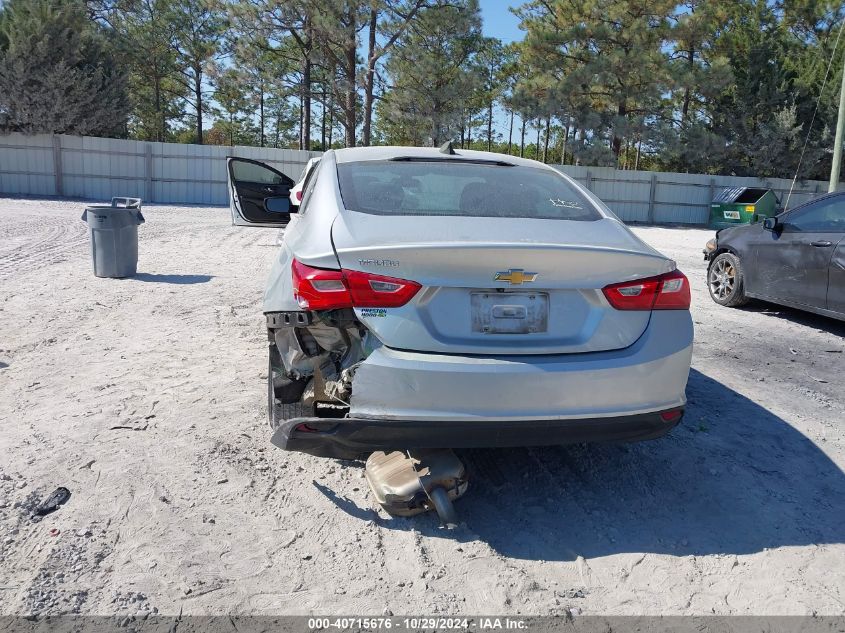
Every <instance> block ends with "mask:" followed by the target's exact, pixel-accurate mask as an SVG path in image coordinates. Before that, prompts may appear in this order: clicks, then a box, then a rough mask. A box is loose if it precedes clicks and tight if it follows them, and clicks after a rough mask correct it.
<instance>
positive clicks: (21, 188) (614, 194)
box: [0, 134, 827, 224]
mask: <svg viewBox="0 0 845 633" xmlns="http://www.w3.org/2000/svg"><path fill="white" fill-rule="evenodd" d="M318 155H319V152H304V151H299V150H287V149H273V148H268V147H263V148H259V147H242V146H235V147H221V146H216V145H183V144H179V143H150V142H146V141H124V140H119V139H108V138H94V137H88V136H82V137H79V136H62V135H35V136H25V135H22V134H9V135H5V136H0V194H12V195H14V194H28V195H35V196H70V197H78V198H89V199H102V200H105V199H109V198H111V197H112V196H132V197H139V198H142V199H143V200H144V201H145V202H166V203H190V204H220V205H225V204H228V193H227V191H226V157H227V156H238V157H241V158H252V159H255V160H260V161H263V162H266V163H268V164H270V165H272V166H273V167H275V168H277V169H279V170H280V171H281V172H283V173H285V174H287V175H288V176H290V177H291V178H293V179H294V180H296V179H297V178H298V177H299V174H300V173H301V172H302V169H303V167H305V163H306V162H308V159H309V158H311V157H312V156H318ZM556 168H557V169H559V170H560V171H562V172H564V173H566V174H568V175H570V176H572V177H573V178H575V179H577V180H578V181H580V182H581V183H583V184H585V185H586V186H587V187H589V188H590V189H591V190H592V191H594V192H595V193H596V195H598V196H599V198H601V199H602V200H604V201H605V203H607V205H608V206H609V207H610V208H611V209H613V211H614V212H615V213H616V214H617V215H618V216H619V217H620V218H622V219H623V220H625V221H628V222H647V223H653V224H705V223H706V222H707V220H708V217H709V213H710V201H711V200H712V199H713V197H714V195H715V194H716V193H717V192H718V191H719V190H720V189H722V188H724V187H729V186H737V185H745V186H754V187H767V188H772V189H774V190H775V193H776V194H777V195H778V197H779V198H780V199H781V203H782V204H785V203H786V198H787V192H788V191H789V188H790V185H791V181H789V180H784V179H777V178H775V179H768V180H761V179H758V178H739V177H735V176H708V175H702V174H677V173H663V172H650V171H622V170H618V169H613V168H612V167H575V166H572V165H558V166H557V167H556ZM825 191H827V183H824V182H819V181H805V182H800V181H799V182H796V183H795V188H794V189H793V192H792V195H791V196H790V197H789V207H790V208H791V207H794V206H796V205H798V204H801V203H802V202H804V201H806V200H809V199H810V198H812V197H814V196H816V195H819V194H820V193H824V192H825Z"/></svg>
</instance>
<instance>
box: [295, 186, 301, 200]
mask: <svg viewBox="0 0 845 633" xmlns="http://www.w3.org/2000/svg"><path fill="white" fill-rule="evenodd" d="M296 200H297V202H302V189H300V190H299V191H297V192H296Z"/></svg>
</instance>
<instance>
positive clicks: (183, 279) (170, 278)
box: [130, 273, 214, 285]
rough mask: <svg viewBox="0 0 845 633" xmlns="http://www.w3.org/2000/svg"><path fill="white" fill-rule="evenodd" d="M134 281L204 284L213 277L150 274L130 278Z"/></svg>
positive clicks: (140, 274) (139, 274)
mask: <svg viewBox="0 0 845 633" xmlns="http://www.w3.org/2000/svg"><path fill="white" fill-rule="evenodd" d="M130 279H134V280H135V281H149V282H155V283H160V284H177V285H183V284H204V283H207V282H209V281H211V280H212V279H214V275H153V274H150V273H138V274H136V275H135V276H134V277H130Z"/></svg>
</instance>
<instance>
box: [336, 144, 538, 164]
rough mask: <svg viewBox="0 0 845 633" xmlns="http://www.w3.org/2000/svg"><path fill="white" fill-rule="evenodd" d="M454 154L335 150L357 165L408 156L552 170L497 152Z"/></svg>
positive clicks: (430, 150)
mask: <svg viewBox="0 0 845 633" xmlns="http://www.w3.org/2000/svg"><path fill="white" fill-rule="evenodd" d="M454 151H455V153H454V154H444V153H442V152H441V151H440V149H439V148H437V147H399V146H379V147H348V148H345V149H337V150H334V153H335V157H336V160H337V162H338V163H355V162H360V161H370V160H390V159H392V158H399V157H403V156H407V157H410V158H432V159H441V160H455V159H457V160H460V159H461V158H463V159H467V158H470V159H473V160H487V161H506V162H508V163H512V164H514V165H522V166H525V167H538V168H541V169H552V168H551V167H549V166H548V165H546V164H544V163H541V162H539V161H536V160H529V159H527V158H519V157H518V156H509V155H508V154H497V153H496V152H480V151H477V150H471V149H460V148H459V147H456V148H454Z"/></svg>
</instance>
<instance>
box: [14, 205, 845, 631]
mask: <svg viewBox="0 0 845 633" xmlns="http://www.w3.org/2000/svg"><path fill="white" fill-rule="evenodd" d="M83 207H84V205H83V203H81V202H78V201H73V202H68V201H56V200H48V201H44V200H40V201H38V200H13V199H2V200H0V425H2V426H0V428H2V432H0V614H23V613H27V614H31V613H36V614H53V613H62V612H75V613H87V614H124V613H125V614H138V613H140V614H145V613H150V612H153V613H156V612H158V613H162V614H177V613H179V612H182V613H185V614H226V613H230V614H231V613H238V614H252V613H256V614H258V613H260V614H307V613H319V614H336V613H347V614H367V615H381V614H383V613H388V612H391V613H394V614H397V615H398V614H419V613H427V614H432V613H452V614H554V613H557V614H560V613H565V612H567V611H569V612H571V613H582V614H605V615H611V614H711V613H716V614H842V613H843V612H845V545H843V543H845V474H843V470H842V468H843V465H845V444H844V443H843V437H845V387H844V386H843V383H845V377H844V376H845V372H843V369H845V343H844V342H843V335H845V324H843V323H840V322H837V321H832V320H828V319H824V318H820V317H814V316H811V315H807V314H803V313H800V312H796V311H792V310H788V309H781V308H778V307H775V306H771V305H763V304H756V305H752V306H749V307H748V308H746V309H741V310H731V309H726V308H721V307H719V306H717V305H716V304H714V303H712V302H711V301H710V299H709V297H708V296H707V292H706V288H705V285H704V271H705V264H704V262H703V261H702V258H701V248H702V245H703V244H704V242H705V241H706V239H708V237H709V236H710V235H711V233H710V232H708V231H704V230H699V229H669V228H637V229H636V231H637V233H638V234H639V235H641V236H642V237H643V238H644V239H645V240H646V241H647V242H649V243H651V244H653V245H654V246H655V247H657V248H658V249H660V250H661V251H663V252H664V253H666V254H668V255H670V256H672V257H674V258H676V259H677V261H678V262H679V266H680V268H681V269H682V270H684V271H685V272H686V273H687V274H688V275H689V276H690V279H691V280H692V282H693V287H694V290H693V315H694V319H695V323H696V347H695V356H694V359H693V368H692V374H691V376H690V381H689V388H688V397H689V408H688V413H687V416H686V418H685V420H684V422H683V424H682V425H681V426H680V427H679V428H678V429H676V430H675V431H674V432H673V433H672V434H671V435H669V436H668V437H666V438H663V439H660V440H656V441H652V442H646V443H641V444H631V445H591V446H571V447H565V448H543V449H514V450H488V451H465V452H462V453H461V456H462V457H463V458H464V460H465V462H466V464H467V466H468V469H469V473H470V476H471V483H470V489H469V492H468V494H467V495H466V497H465V498H464V499H462V500H461V501H459V502H458V503H457V509H458V511H459V512H460V515H461V518H462V519H463V521H464V524H463V525H462V526H461V527H459V528H458V529H456V530H452V531H447V530H444V529H441V528H440V527H439V525H438V522H437V520H436V518H435V517H434V516H431V515H426V516H422V517H416V518H413V519H394V518H390V517H389V516H387V515H386V514H384V513H383V512H382V511H380V510H377V509H376V508H375V506H374V502H373V500H372V499H371V497H370V495H369V493H368V490H367V486H366V483H365V480H364V479H363V468H362V465H361V464H360V463H355V462H351V463H344V462H339V461H332V460H322V459H317V458H312V457H309V456H305V455H299V454H293V453H284V452H282V451H280V450H278V449H275V448H274V447H272V446H271V445H270V444H269V431H268V428H267V424H266V421H265V420H266V418H265V379H266V375H265V372H266V366H267V357H266V334H265V330H264V322H263V317H262V315H261V312H260V310H261V296H262V290H263V286H264V282H265V278H266V275H267V272H268V270H269V266H270V262H271V261H272V259H273V257H274V256H275V254H276V251H277V248H276V246H275V238H276V231H274V230H267V229H241V228H234V227H232V226H230V222H229V217H228V210H227V209H222V208H202V207H188V206H182V207H174V206H149V207H147V208H145V211H144V212H145V215H146V217H147V224H145V225H144V226H142V227H141V229H140V233H141V255H140V263H139V271H140V272H139V275H138V276H137V277H135V278H134V279H125V280H111V279H97V278H95V277H94V276H93V274H92V271H91V265H90V262H89V253H88V244H87V234H86V232H85V226H84V225H83V223H82V222H81V221H80V214H81V212H82V209H83ZM57 486H66V487H67V488H69V489H70V490H71V492H72V497H71V499H70V500H69V502H68V503H67V504H66V505H65V506H63V507H62V508H61V509H60V510H59V511H57V512H55V513H54V514H52V515H50V516H48V517H46V518H45V519H44V520H42V521H41V522H33V521H31V520H30V518H29V514H30V512H31V510H32V508H33V506H34V504H35V503H37V501H38V500H40V499H42V498H44V497H45V496H46V495H48V494H49V493H50V492H51V491H52V490H53V489H55V488H56V487H57Z"/></svg>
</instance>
